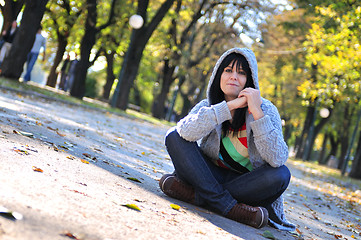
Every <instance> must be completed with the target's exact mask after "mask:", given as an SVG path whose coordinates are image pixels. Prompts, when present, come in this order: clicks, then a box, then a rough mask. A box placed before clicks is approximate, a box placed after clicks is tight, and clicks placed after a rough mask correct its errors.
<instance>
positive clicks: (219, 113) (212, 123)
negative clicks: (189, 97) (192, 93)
mask: <svg viewBox="0 0 361 240" xmlns="http://www.w3.org/2000/svg"><path fill="white" fill-rule="evenodd" d="M231 118H232V116H231V113H230V111H229V108H228V106H227V103H226V101H223V102H220V103H218V104H215V105H209V104H208V100H206V99H205V100H203V101H201V102H199V103H198V104H197V105H196V106H195V107H194V108H193V109H192V110H191V111H190V113H189V114H188V115H187V116H186V117H184V118H183V119H181V120H180V121H179V122H178V123H177V127H176V129H177V132H178V133H179V135H180V136H181V137H182V138H184V139H185V140H187V141H191V142H195V141H198V140H199V139H201V138H203V137H205V136H207V135H208V134H209V133H210V132H211V131H212V130H214V129H215V127H216V126H217V125H220V124H222V123H223V122H224V121H226V120H229V119H231Z"/></svg>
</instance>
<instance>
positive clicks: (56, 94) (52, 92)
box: [0, 77, 174, 126]
mask: <svg viewBox="0 0 361 240" xmlns="http://www.w3.org/2000/svg"><path fill="white" fill-rule="evenodd" d="M0 87H3V88H4V87H5V88H9V89H12V90H17V91H25V92H28V93H32V92H33V93H38V94H42V95H44V96H46V97H49V98H53V99H55V100H56V99H58V100H62V101H65V102H69V103H73V104H77V105H82V106H88V107H92V108H97V109H102V110H105V111H107V112H110V113H114V114H118V115H121V116H124V117H128V118H137V119H141V120H144V121H147V122H150V123H153V124H163V125H168V126H172V125H174V124H173V123H170V122H168V121H165V120H160V119H157V118H154V117H152V116H150V115H148V114H145V113H141V112H137V111H134V110H131V109H127V110H126V111H123V110H120V109H118V108H113V107H111V106H110V105H109V104H107V103H105V102H101V101H98V100H95V99H90V98H83V100H82V99H78V98H75V97H72V96H69V95H68V94H67V93H64V92H63V91H61V90H57V89H55V88H52V87H48V86H42V85H38V84H35V83H31V84H25V83H22V82H18V81H15V80H10V79H6V78H2V77H1V78H0Z"/></svg>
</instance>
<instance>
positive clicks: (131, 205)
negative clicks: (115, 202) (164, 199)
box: [123, 204, 140, 212]
mask: <svg viewBox="0 0 361 240" xmlns="http://www.w3.org/2000/svg"><path fill="white" fill-rule="evenodd" d="M123 206H124V207H127V208H130V209H133V210H136V211H139V212H140V208H139V207H138V206H137V205H135V204H125V205H123Z"/></svg>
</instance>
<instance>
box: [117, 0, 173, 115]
mask: <svg viewBox="0 0 361 240" xmlns="http://www.w3.org/2000/svg"><path fill="white" fill-rule="evenodd" d="M173 2H174V0H166V1H165V2H163V4H162V5H161V7H160V8H159V10H158V12H157V13H156V14H155V16H154V17H153V19H152V21H151V22H150V23H149V24H148V25H147V26H143V27H142V28H140V29H133V31H132V35H131V38H130V44H129V47H128V50H127V53H126V54H125V57H124V61H123V64H122V69H121V71H120V74H119V82H118V86H117V88H116V91H115V93H114V97H115V98H114V97H113V98H114V99H113V101H112V106H113V105H114V104H115V106H116V107H118V108H120V109H122V110H125V109H127V106H128V101H129V92H130V89H131V87H132V86H133V83H134V80H135V78H136V76H137V73H138V69H139V63H140V61H141V58H142V56H143V50H144V48H145V46H146V44H147V42H148V41H149V38H150V37H151V35H152V33H153V32H154V30H155V29H156V27H157V26H158V25H159V23H160V22H161V21H162V19H163V17H164V16H165V14H166V13H167V12H168V10H169V9H170V7H171V6H172V5H173ZM148 4H149V0H139V1H138V11H137V13H138V14H139V15H140V16H142V17H143V19H144V22H146V20H147V17H146V14H147V8H148Z"/></svg>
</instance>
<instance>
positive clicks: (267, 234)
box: [262, 230, 277, 240]
mask: <svg viewBox="0 0 361 240" xmlns="http://www.w3.org/2000/svg"><path fill="white" fill-rule="evenodd" d="M262 236H263V237H265V238H268V239H274V240H276V239H277V238H275V236H273V234H272V233H271V232H270V231H268V230H266V231H264V232H263V234H262Z"/></svg>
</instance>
